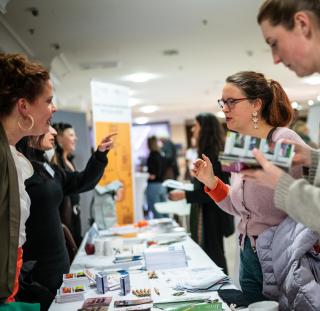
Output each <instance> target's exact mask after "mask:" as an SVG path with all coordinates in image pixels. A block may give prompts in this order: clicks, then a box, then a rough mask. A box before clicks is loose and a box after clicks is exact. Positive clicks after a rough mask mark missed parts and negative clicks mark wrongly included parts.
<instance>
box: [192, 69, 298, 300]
mask: <svg viewBox="0 0 320 311" xmlns="http://www.w3.org/2000/svg"><path fill="white" fill-rule="evenodd" d="M218 103H219V105H220V107H221V108H222V111H223V112H224V114H225V117H226V123H227V127H228V129H230V130H232V131H236V132H238V133H239V134H242V135H250V136H254V137H258V138H264V139H267V140H268V141H269V142H272V141H273V142H275V141H278V140H279V139H286V138H287V139H289V138H290V139H291V140H294V141H296V142H300V143H303V141H302V139H301V138H300V137H299V136H298V135H297V134H296V133H295V132H293V131H292V130H290V129H288V128H286V127H284V126H287V125H289V124H290V121H291V118H292V114H293V111H292V107H291V104H290V101H289V99H288V97H287V95H286V93H285V92H284V90H283V88H282V87H281V85H280V84H279V83H278V82H276V81H274V80H267V79H266V78H265V77H264V75H263V74H261V73H256V72H253V71H243V72H238V73H236V74H234V75H231V76H229V77H228V78H227V79H226V84H225V86H224V88H223V91H222V98H221V99H220V100H219V101H218ZM202 158H203V159H198V160H196V162H195V165H194V170H193V172H194V175H195V177H196V178H197V179H198V180H199V181H200V182H202V183H203V184H204V185H205V186H206V187H205V191H206V192H207V193H208V194H209V195H210V196H211V198H212V199H213V200H214V201H215V202H216V204H217V205H218V206H220V207H221V208H222V209H223V210H224V211H226V212H228V213H230V214H232V215H238V216H239V217H240V222H239V225H238V230H239V232H240V236H239V242H240V246H241V251H240V276H239V281H240V285H241V288H242V291H243V293H244V295H245V296H246V298H247V299H248V301H249V302H255V301H259V300H264V299H265V298H264V296H263V295H262V285H263V279H262V270H261V266H260V262H259V259H258V256H257V254H256V239H257V237H258V236H259V234H261V233H262V232H263V231H264V230H266V229H267V228H270V227H273V226H276V225H278V224H279V223H281V222H282V220H283V219H284V218H285V217H286V214H285V213H284V212H282V211H280V210H278V209H277V208H275V206H274V204H273V200H272V198H273V191H271V190H270V189H269V188H267V187H263V186H260V185H257V184H256V183H254V182H252V181H250V180H245V179H244V178H243V175H242V174H241V173H232V174H231V186H230V187H229V186H227V185H226V184H225V183H224V182H223V181H222V180H220V179H219V178H218V177H217V176H215V171H214V170H213V167H212V164H211V161H210V159H209V158H208V157H207V156H206V155H203V156H202ZM291 174H293V175H294V177H301V176H302V167H297V168H296V169H295V170H292V171H291Z"/></svg>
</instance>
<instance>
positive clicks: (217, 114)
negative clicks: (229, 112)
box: [216, 111, 225, 119]
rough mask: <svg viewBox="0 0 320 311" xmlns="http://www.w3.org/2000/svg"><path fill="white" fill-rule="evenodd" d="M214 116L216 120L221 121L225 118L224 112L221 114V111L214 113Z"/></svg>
mask: <svg viewBox="0 0 320 311" xmlns="http://www.w3.org/2000/svg"><path fill="white" fill-rule="evenodd" d="M216 116H217V117H218V118H221V119H224V118H225V115H224V112H223V111H218V112H217V113H216Z"/></svg>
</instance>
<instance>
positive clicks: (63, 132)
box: [51, 122, 82, 247]
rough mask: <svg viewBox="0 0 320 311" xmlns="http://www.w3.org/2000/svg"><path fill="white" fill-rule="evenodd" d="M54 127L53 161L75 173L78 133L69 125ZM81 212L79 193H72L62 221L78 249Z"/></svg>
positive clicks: (62, 213)
mask: <svg viewBox="0 0 320 311" xmlns="http://www.w3.org/2000/svg"><path fill="white" fill-rule="evenodd" d="M53 127H54V128H55V130H56V131H57V136H56V138H55V139H56V148H55V154H54V156H53V158H52V160H51V161H52V163H53V164H55V165H57V166H59V167H60V168H61V169H63V170H65V171H67V172H75V171H76V167H75V165H74V162H73V158H74V156H73V153H74V152H75V150H76V144H77V140H78V138H77V135H76V132H75V130H74V128H73V127H72V125H71V124H68V123H63V122H60V123H55V124H53ZM80 212H81V211H80V195H79V193H70V194H69V195H68V196H65V197H64V199H63V203H62V205H61V206H60V217H61V221H62V223H63V224H64V225H66V226H67V227H68V229H69V230H70V232H71V234H72V236H73V238H74V240H75V242H76V244H77V246H78V247H79V246H80V244H81V241H82V234H81V216H80Z"/></svg>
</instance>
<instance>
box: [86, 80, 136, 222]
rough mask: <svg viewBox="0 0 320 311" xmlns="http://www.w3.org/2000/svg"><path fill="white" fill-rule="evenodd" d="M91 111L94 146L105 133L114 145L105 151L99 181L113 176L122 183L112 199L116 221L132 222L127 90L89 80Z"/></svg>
mask: <svg viewBox="0 0 320 311" xmlns="http://www.w3.org/2000/svg"><path fill="white" fill-rule="evenodd" d="M91 95H92V112H93V124H94V136H95V143H96V146H97V145H98V144H99V143H100V141H101V139H102V138H103V137H105V136H106V135H107V134H111V133H118V135H117V136H115V137H113V140H114V144H115V146H114V148H113V149H112V150H111V151H110V152H109V153H108V160H109V161H108V166H107V168H106V170H105V172H104V175H103V177H102V178H101V180H100V182H99V185H100V186H105V185H106V184H109V183H110V182H113V181H115V180H118V181H120V182H121V183H122V184H123V191H121V196H120V200H119V201H117V203H116V209H117V220H118V223H119V224H128V223H133V221H134V203H133V202H134V200H133V186H134V185H133V166H132V157H131V154H132V153H131V150H132V149H131V108H130V106H129V90H128V88H126V87H123V86H119V85H113V84H107V83H104V82H99V81H92V82H91Z"/></svg>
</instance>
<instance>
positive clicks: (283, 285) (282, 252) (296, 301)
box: [257, 217, 320, 311]
mask: <svg viewBox="0 0 320 311" xmlns="http://www.w3.org/2000/svg"><path fill="white" fill-rule="evenodd" d="M318 241H319V234H318V233H315V232H314V231H312V230H310V229H309V228H307V227H305V226H304V225H302V224H301V223H297V222H295V221H294V220H293V219H292V218H290V217H287V218H286V219H284V220H283V221H282V222H281V223H280V224H279V225H278V226H275V227H271V228H269V229H267V230H265V231H264V232H263V233H262V234H260V235H259V237H258V239H257V254H258V257H259V260H260V263H261V267H262V273H263V294H264V295H265V296H266V297H268V298H270V299H272V300H277V301H279V305H280V310H301V311H308V310H312V311H313V310H314V311H316V310H317V311H319V310H320V255H319V254H317V253H316V252H315V251H314V249H313V246H314V244H316V243H317V242H318Z"/></svg>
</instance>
